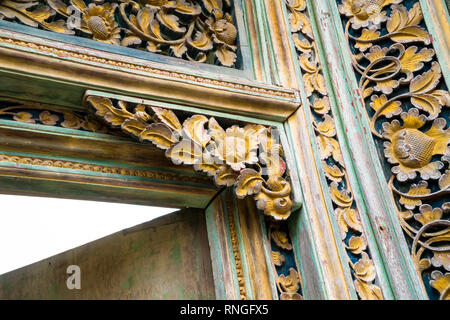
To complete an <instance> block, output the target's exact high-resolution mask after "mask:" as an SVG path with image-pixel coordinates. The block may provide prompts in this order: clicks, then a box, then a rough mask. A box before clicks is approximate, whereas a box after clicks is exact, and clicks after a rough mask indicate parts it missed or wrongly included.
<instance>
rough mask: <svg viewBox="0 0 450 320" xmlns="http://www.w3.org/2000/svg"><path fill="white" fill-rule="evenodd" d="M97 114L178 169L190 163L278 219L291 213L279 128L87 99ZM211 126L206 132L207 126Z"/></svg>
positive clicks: (146, 106) (289, 190)
mask: <svg viewBox="0 0 450 320" xmlns="http://www.w3.org/2000/svg"><path fill="white" fill-rule="evenodd" d="M86 101H87V102H88V103H89V104H90V105H91V106H92V107H93V108H94V109H95V111H96V115H97V116H99V117H101V118H103V119H104V120H105V121H106V122H107V123H109V125H111V126H112V127H120V128H121V129H122V131H124V132H125V133H127V134H130V135H132V136H133V137H135V138H137V139H139V140H140V141H147V142H152V143H153V144H154V145H156V146H157V147H158V148H160V149H162V150H165V154H166V156H167V157H168V158H169V159H171V160H172V162H173V163H175V164H177V165H181V164H185V165H192V166H193V167H194V169H195V170H196V171H200V172H204V173H206V174H208V176H210V177H212V178H213V179H214V182H215V183H216V185H217V186H224V187H225V186H227V187H231V186H234V187H235V193H236V196H237V197H238V198H239V199H243V198H244V197H246V196H253V198H254V199H255V200H256V205H257V207H258V209H260V210H263V211H264V213H265V214H266V215H268V216H271V217H273V218H275V219H278V220H284V219H287V218H288V217H289V215H290V213H291V209H292V200H291V198H290V196H291V185H290V183H289V182H288V180H287V178H286V177H285V174H286V163H285V161H284V160H283V158H282V156H283V150H282V147H281V145H280V144H279V143H277V135H276V130H273V128H271V127H266V126H263V125H257V124H247V125H245V126H243V127H240V126H238V125H233V126H231V127H229V128H227V129H226V130H225V129H223V128H222V126H221V125H220V124H219V123H218V122H217V121H216V120H215V119H214V118H212V117H211V118H207V117H205V116H203V115H198V114H195V115H192V116H191V117H189V118H187V119H185V120H184V121H183V123H181V122H180V120H179V118H178V117H177V115H176V114H175V113H174V112H173V111H171V110H168V109H163V108H159V107H155V106H150V105H144V104H138V105H133V106H132V105H131V104H128V103H127V102H125V101H114V102H113V100H111V99H109V98H104V97H98V96H88V97H87V98H86ZM205 126H206V127H207V129H206V128H205Z"/></svg>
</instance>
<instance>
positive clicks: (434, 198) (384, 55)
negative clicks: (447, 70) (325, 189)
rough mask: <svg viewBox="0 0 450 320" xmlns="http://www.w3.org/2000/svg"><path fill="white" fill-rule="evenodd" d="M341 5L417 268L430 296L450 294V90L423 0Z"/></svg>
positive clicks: (356, 0)
mask: <svg viewBox="0 0 450 320" xmlns="http://www.w3.org/2000/svg"><path fill="white" fill-rule="evenodd" d="M339 11H340V13H341V14H342V17H343V25H344V28H345V35H346V37H347V40H348V42H349V45H350V54H351V58H352V64H353V67H354V70H355V73H356V76H357V78H358V80H359V89H360V93H361V95H362V96H363V98H364V100H365V103H366V108H367V114H368V118H369V120H370V125H371V130H372V133H373V135H374V137H375V139H376V143H378V144H379V146H380V151H382V150H381V149H382V148H383V147H384V159H383V158H381V159H380V160H382V161H383V162H384V163H385V165H386V166H388V167H390V171H391V173H392V174H390V175H388V180H389V188H390V190H391V192H392V195H393V197H394V199H395V200H396V203H397V214H398V219H399V222H400V224H401V226H402V228H403V230H404V233H405V235H406V238H407V241H408V242H409V244H410V248H411V254H412V258H413V260H414V262H415V264H416V268H417V271H418V272H419V274H420V275H421V276H422V279H423V281H424V283H425V286H428V287H430V286H431V287H432V288H434V289H435V291H434V293H432V295H433V296H430V298H439V299H450V273H448V271H450V246H449V242H450V227H449V226H450V222H449V213H450V202H448V194H449V191H450V171H449V162H450V148H449V143H450V128H448V125H447V120H448V115H449V113H448V109H447V108H448V107H449V106H450V94H449V92H448V90H447V88H446V87H445V84H444V83H443V81H442V79H441V78H442V74H441V68H440V65H439V63H438V62H437V61H436V59H435V52H434V50H433V49H432V48H430V46H429V45H430V43H431V37H430V35H429V34H428V32H427V30H426V27H425V25H424V24H423V21H422V20H423V14H422V9H421V7H420V3H419V1H415V0H414V1H403V0H379V1H359V0H342V1H341V3H340V5H339ZM449 27H450V26H449ZM381 143H382V147H381ZM380 154H382V152H380ZM432 291H433V289H431V288H430V292H432Z"/></svg>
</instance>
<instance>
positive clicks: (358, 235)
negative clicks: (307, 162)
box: [286, 0, 387, 300]
mask: <svg viewBox="0 0 450 320" xmlns="http://www.w3.org/2000/svg"><path fill="white" fill-rule="evenodd" d="M384 2H387V1H371V6H369V7H368V6H366V5H365V4H364V3H363V2H362V1H356V0H355V1H347V2H346V3H345V4H344V5H343V8H342V9H341V10H344V11H345V12H347V14H349V15H354V14H356V13H357V16H355V18H354V19H353V20H354V23H355V25H354V27H355V28H360V27H361V26H366V25H367V26H368V25H369V23H371V24H372V23H375V22H377V21H381V20H382V15H375V12H376V11H377V10H378V9H377V8H378V7H377V6H380V5H383V3H384ZM286 5H287V7H288V10H289V20H290V24H291V32H292V38H293V40H294V45H295V47H296V49H297V53H298V54H299V64H300V67H301V69H302V73H303V84H304V87H305V91H306V93H307V96H308V98H309V100H310V107H311V115H312V117H313V119H314V120H313V121H314V122H313V125H314V129H315V132H316V139H317V144H318V147H319V152H320V155H321V159H322V167H323V172H324V174H325V176H326V178H327V179H328V181H329V191H330V195H331V199H332V201H333V203H334V210H335V211H334V212H335V217H336V220H337V221H338V225H339V229H340V231H341V237H342V241H343V242H344V245H345V248H346V249H347V251H348V253H349V258H348V262H349V265H350V267H351V268H352V275H353V278H354V285H355V289H356V291H357V292H358V294H359V297H360V298H361V299H376V300H379V299H383V294H382V292H381V289H380V288H379V287H378V286H377V285H376V284H374V283H373V282H374V281H375V278H376V272H375V268H374V267H373V261H372V260H371V258H370V256H369V248H368V245H367V240H366V237H365V235H364V230H363V227H362V224H361V221H360V217H359V212H358V210H357V208H356V205H355V203H354V201H353V195H352V192H351V189H350V186H349V184H348V182H347V172H346V169H345V167H344V160H343V157H342V152H341V147H340V144H339V140H338V138H337V132H336V126H335V123H334V119H333V114H332V112H331V106H330V100H329V98H328V90H327V88H326V83H325V78H324V76H323V71H322V65H321V62H320V59H319V55H318V51H317V47H316V43H315V40H314V35H313V31H312V26H311V22H310V20H309V17H308V13H307V10H306V9H307V6H306V1H305V0H286ZM375 9H376V10H375ZM374 10H375V11H374ZM369 13H370V14H369ZM350 257H353V261H352V259H351V258H350ZM354 257H356V258H354Z"/></svg>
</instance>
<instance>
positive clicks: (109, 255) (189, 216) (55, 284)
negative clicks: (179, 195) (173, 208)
mask: <svg viewBox="0 0 450 320" xmlns="http://www.w3.org/2000/svg"><path fill="white" fill-rule="evenodd" d="M209 251H210V250H209V245H208V239H207V235H206V223H205V216H204V212H203V210H199V209H190V210H181V211H178V212H176V213H172V214H170V215H167V216H164V217H162V218H159V219H156V220H154V221H150V222H147V223H144V224H141V225H138V226H136V227H132V228H129V229H125V230H123V231H121V232H117V233H115V234H112V235H110V236H107V237H104V238H102V239H99V240H97V241H93V242H91V243H88V244H86V245H83V246H81V247H78V248H75V249H72V250H69V251H66V252H64V253H61V254H58V255H56V256H53V257H50V258H47V259H44V260H42V261H40V262H36V263H34V264H31V265H29V266H26V267H23V268H21V269H18V270H15V271H12V272H9V273H6V274H3V275H1V276H0V299H186V298H189V299H214V298H215V294H214V282H213V278H212V269H211V259H210V252H209ZM98 252H101V253H102V254H101V255H97V253H98ZM148 252H151V253H152V254H151V255H148ZM23 254H26V253H25V252H24V253H23ZM73 264H75V265H78V266H79V267H80V269H81V290H69V289H67V287H66V280H67V277H68V276H69V275H68V274H67V273H66V269H67V267H68V266H69V265H73Z"/></svg>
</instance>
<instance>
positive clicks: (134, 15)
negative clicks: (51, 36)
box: [0, 0, 237, 67]
mask: <svg viewBox="0 0 450 320" xmlns="http://www.w3.org/2000/svg"><path fill="white" fill-rule="evenodd" d="M232 6H233V4H232V1H231V0H197V1H196V0H138V1H132V0H116V1H112V2H105V1H103V0H94V1H92V0H68V1H66V0H0V19H5V20H9V21H15V22H18V23H21V24H25V25H28V26H31V27H39V28H42V29H45V30H50V31H54V32H58V33H63V34H70V35H76V36H81V37H87V38H90V39H93V40H96V41H100V42H105V43H110V44H114V45H121V46H125V47H132V48H136V49H140V50H145V51H148V52H153V53H158V54H164V55H170V56H174V57H177V58H183V59H185V60H189V61H197V62H204V63H209V64H218V65H222V66H227V67H234V66H235V62H236V59H237V55H236V51H237V45H236V38H237V28H236V26H235V24H234V22H233V18H232V16H231V14H232V11H233V10H232Z"/></svg>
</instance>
